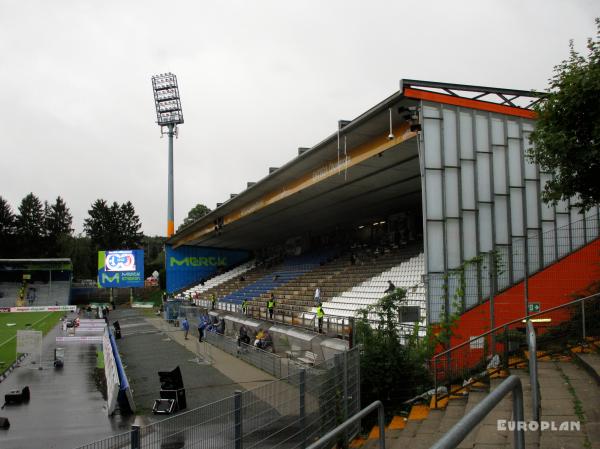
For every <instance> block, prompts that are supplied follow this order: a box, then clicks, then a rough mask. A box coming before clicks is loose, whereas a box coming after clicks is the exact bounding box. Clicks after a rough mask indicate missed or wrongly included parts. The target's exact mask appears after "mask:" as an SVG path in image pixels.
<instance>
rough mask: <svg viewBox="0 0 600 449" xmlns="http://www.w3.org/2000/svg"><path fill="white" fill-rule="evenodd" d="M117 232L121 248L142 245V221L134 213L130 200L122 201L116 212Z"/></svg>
mask: <svg viewBox="0 0 600 449" xmlns="http://www.w3.org/2000/svg"><path fill="white" fill-rule="evenodd" d="M118 223H119V225H120V229H119V234H120V237H121V246H122V247H123V249H127V248H138V247H140V246H141V245H142V237H143V235H142V233H141V232H140V229H141V228H142V223H141V222H140V217H139V216H138V215H137V214H136V213H135V208H134V207H133V204H131V201H127V202H126V203H123V204H122V205H121V207H120V208H119V212H118Z"/></svg>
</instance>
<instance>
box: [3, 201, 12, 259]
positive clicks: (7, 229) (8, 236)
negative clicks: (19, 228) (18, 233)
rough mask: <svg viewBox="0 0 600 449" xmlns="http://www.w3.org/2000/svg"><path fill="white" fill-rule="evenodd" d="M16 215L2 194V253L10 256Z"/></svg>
mask: <svg viewBox="0 0 600 449" xmlns="http://www.w3.org/2000/svg"><path fill="white" fill-rule="evenodd" d="M14 233H15V215H14V214H13V211H12V208H11V207H10V204H8V201H6V200H5V199H4V198H2V197H1V196H0V254H2V255H3V256H4V257H8V256H10V255H11V254H13V248H14V244H13V236H14Z"/></svg>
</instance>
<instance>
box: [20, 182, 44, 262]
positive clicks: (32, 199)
mask: <svg viewBox="0 0 600 449" xmlns="http://www.w3.org/2000/svg"><path fill="white" fill-rule="evenodd" d="M15 225H16V234H17V237H18V239H19V247H20V248H21V256H22V257H40V256H43V255H44V254H45V252H46V251H45V248H44V245H43V243H44V237H45V235H46V228H45V214H44V205H43V204H42V202H41V201H40V199H39V198H38V197H37V196H35V195H34V194H33V193H30V194H28V195H27V196H26V197H25V198H23V200H22V201H21V204H20V205H19V214H18V215H17V217H16V220H15Z"/></svg>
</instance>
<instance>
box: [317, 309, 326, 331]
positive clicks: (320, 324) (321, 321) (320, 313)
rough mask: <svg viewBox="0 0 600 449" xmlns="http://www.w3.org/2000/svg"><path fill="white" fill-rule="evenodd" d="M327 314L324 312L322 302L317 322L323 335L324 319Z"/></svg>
mask: <svg viewBox="0 0 600 449" xmlns="http://www.w3.org/2000/svg"><path fill="white" fill-rule="evenodd" d="M324 316H325V312H324V311H323V303H322V302H320V303H319V305H318V306H317V322H318V323H319V334H321V333H323V317H324Z"/></svg>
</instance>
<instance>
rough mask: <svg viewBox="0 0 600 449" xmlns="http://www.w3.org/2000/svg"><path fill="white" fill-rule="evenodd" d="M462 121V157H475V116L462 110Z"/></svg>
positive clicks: (460, 116) (460, 118)
mask: <svg viewBox="0 0 600 449" xmlns="http://www.w3.org/2000/svg"><path fill="white" fill-rule="evenodd" d="M459 121H460V128H459V129H460V157H461V158H463V159H475V147H474V146H473V117H472V116H471V114H469V113H466V112H461V113H460V114H459Z"/></svg>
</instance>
